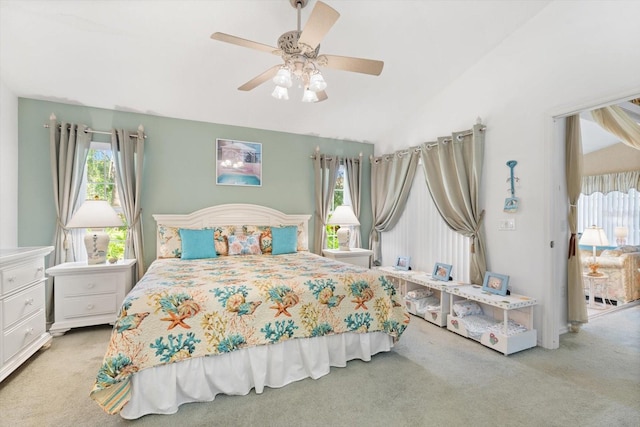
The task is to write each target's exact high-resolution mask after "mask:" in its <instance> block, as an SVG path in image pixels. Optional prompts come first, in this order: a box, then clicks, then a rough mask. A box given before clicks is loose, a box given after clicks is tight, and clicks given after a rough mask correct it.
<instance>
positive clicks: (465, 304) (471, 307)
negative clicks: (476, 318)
mask: <svg viewBox="0 0 640 427" xmlns="http://www.w3.org/2000/svg"><path fill="white" fill-rule="evenodd" d="M453 312H454V313H455V315H456V316H458V317H465V316H473V315H478V314H482V308H480V306H479V305H478V304H477V303H476V302H474V301H468V300H463V301H458V302H456V303H455V304H453Z"/></svg>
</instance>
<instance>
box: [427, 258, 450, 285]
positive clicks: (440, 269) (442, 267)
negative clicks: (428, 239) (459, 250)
mask: <svg viewBox="0 0 640 427" xmlns="http://www.w3.org/2000/svg"><path fill="white" fill-rule="evenodd" d="M451 268H453V266H451V265H449V264H442V263H441V262H436V265H435V266H434V267H433V273H431V277H432V278H434V279H435V280H442V281H443V282H448V281H449V277H451Z"/></svg>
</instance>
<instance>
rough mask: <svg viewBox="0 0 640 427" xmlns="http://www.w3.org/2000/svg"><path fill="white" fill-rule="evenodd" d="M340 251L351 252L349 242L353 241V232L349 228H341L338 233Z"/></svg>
mask: <svg viewBox="0 0 640 427" xmlns="http://www.w3.org/2000/svg"><path fill="white" fill-rule="evenodd" d="M337 236H338V249H339V250H341V251H350V250H351V248H350V247H349V242H350V241H351V230H349V227H345V226H341V227H340V229H339V230H338V233H337Z"/></svg>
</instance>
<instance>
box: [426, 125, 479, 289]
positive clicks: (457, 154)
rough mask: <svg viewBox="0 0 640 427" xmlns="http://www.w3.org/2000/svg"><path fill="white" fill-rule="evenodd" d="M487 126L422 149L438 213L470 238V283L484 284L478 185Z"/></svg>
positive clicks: (447, 138) (455, 134)
mask: <svg viewBox="0 0 640 427" xmlns="http://www.w3.org/2000/svg"><path fill="white" fill-rule="evenodd" d="M483 130H484V126H483V125H480V124H478V125H475V126H474V128H473V129H472V130H471V131H465V132H458V133H454V134H453V135H452V136H450V137H446V138H438V142H436V143H425V144H423V146H422V149H421V150H420V152H421V156H422V167H423V170H424V176H425V180H426V182H427V188H428V189H429V193H430V194H431V198H432V199H433V202H434V204H435V205H436V208H437V209H438V212H439V213H440V216H441V217H442V219H443V220H444V221H445V222H446V223H447V225H448V226H449V227H450V228H451V229H452V230H454V231H455V232H457V233H460V234H462V235H463V236H466V237H470V238H471V239H472V241H471V260H470V261H471V263H470V266H469V277H470V280H471V283H476V284H482V282H483V279H484V273H485V272H486V270H487V262H486V255H485V238H484V233H483V231H482V219H483V217H484V211H483V210H481V209H480V203H479V195H478V193H479V188H480V178H481V176H482V164H483V160H484V132H483Z"/></svg>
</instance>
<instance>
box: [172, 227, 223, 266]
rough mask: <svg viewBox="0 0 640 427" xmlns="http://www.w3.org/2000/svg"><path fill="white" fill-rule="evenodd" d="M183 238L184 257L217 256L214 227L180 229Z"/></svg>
mask: <svg viewBox="0 0 640 427" xmlns="http://www.w3.org/2000/svg"><path fill="white" fill-rule="evenodd" d="M180 239H181V240H182V256H181V258H182V259H201V258H216V257H217V256H218V254H217V253H216V247H215V246H214V244H213V229H212V228H205V229H203V230H191V229H187V228H181V229H180Z"/></svg>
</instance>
